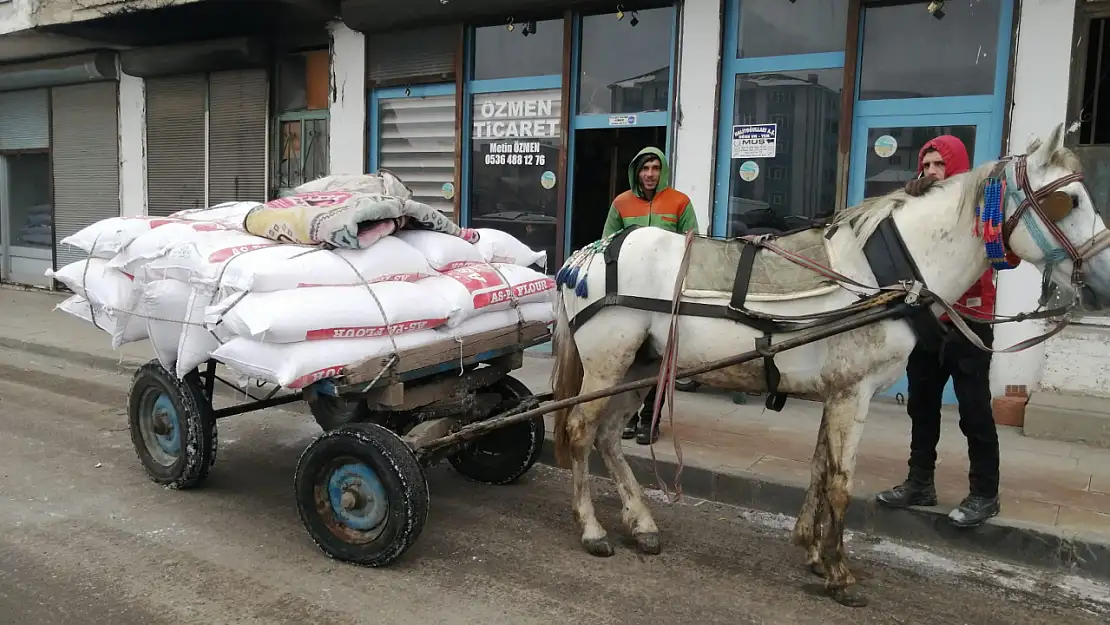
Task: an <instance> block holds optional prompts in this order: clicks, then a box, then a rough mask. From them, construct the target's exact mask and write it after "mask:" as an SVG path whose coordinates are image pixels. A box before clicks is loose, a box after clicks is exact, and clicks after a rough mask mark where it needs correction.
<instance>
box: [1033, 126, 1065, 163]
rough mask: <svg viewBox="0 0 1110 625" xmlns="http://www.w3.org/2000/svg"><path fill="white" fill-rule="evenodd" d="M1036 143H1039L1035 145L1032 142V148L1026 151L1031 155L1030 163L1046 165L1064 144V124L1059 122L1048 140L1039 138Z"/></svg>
mask: <svg viewBox="0 0 1110 625" xmlns="http://www.w3.org/2000/svg"><path fill="white" fill-rule="evenodd" d="M1035 143H1036V144H1037V145H1036V146H1035V147H1034V146H1033V144H1030V150H1029V151H1028V152H1026V153H1027V154H1028V155H1029V164H1030V165H1031V166H1033V167H1044V166H1045V165H1047V164H1048V162H1049V159H1050V158H1051V157H1052V155H1053V154H1055V153H1056V151H1057V150H1059V149H1060V148H1062V147H1063V146H1064V124H1057V125H1056V127H1055V128H1053V129H1052V132H1051V133H1049V135H1048V140H1047V141H1044V142H1041V141H1039V140H1038V141H1035Z"/></svg>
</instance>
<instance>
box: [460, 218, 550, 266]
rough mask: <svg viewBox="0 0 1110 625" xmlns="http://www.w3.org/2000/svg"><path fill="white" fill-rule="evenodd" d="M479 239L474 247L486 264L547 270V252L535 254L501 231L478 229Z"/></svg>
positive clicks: (535, 252)
mask: <svg viewBox="0 0 1110 625" xmlns="http://www.w3.org/2000/svg"><path fill="white" fill-rule="evenodd" d="M478 234H479V239H478V242H477V243H475V244H474V245H475V246H476V247H477V248H478V251H479V252H481V253H482V257H483V258H485V259H486V262H490V263H510V264H513V265H520V266H522V267H531V266H532V265H539V267H540V268H541V269H546V268H547V252H546V251H540V252H537V251H535V250H533V249H532V248H530V247H528V246H527V245H525V244H523V243H521V242H520V240H519V239H517V238H516V237H514V236H513V235H511V234H509V233H508V232H502V231H501V230H494V229H493V228H478Z"/></svg>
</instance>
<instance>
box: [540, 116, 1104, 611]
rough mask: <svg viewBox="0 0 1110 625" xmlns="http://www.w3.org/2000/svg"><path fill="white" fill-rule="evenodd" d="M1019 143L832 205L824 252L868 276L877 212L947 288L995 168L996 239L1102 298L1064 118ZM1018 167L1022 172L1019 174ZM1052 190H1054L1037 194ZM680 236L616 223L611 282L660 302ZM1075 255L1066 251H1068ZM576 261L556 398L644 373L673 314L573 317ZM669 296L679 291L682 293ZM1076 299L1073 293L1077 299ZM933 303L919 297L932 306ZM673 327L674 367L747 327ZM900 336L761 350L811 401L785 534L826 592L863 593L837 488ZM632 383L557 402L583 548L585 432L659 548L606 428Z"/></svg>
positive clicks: (766, 307) (597, 267)
mask: <svg viewBox="0 0 1110 625" xmlns="http://www.w3.org/2000/svg"><path fill="white" fill-rule="evenodd" d="M1027 154H1028V155H1027V156H1021V157H1015V158H1013V159H1007V160H1006V161H1001V162H998V163H997V165H998V169H995V165H996V163H988V164H986V165H983V166H982V167H979V168H977V169H975V170H973V171H971V172H968V173H966V174H962V175H958V176H953V177H952V178H950V179H948V180H946V181H944V182H941V183H938V184H936V185H934V187H933V188H932V189H931V190H929V191H928V192H927V193H926V194H925V195H923V196H921V197H918V198H914V197H910V196H908V195H907V194H906V193H904V192H902V191H895V192H893V193H890V194H887V195H885V196H882V197H879V198H875V199H871V200H868V201H865V202H864V203H863V204H862V205H860V206H857V207H853V208H850V209H848V210H846V211H844V212H843V214H841V215H840V216H838V218H837V219H836V222H835V223H836V225H837V227H836V228H835V232H833V233H832V235H831V236H828V235H827V237H828V240H829V243H828V246H829V257H830V258H831V259H834V260H833V264H834V266H832V267H831V269H833V270H835V271H836V272H839V273H840V274H841V275H843V276H846V277H847V278H850V279H851V280H855V281H857V282H859V283H863V284H865V285H874V284H875V281H876V279H875V276H874V274H873V272H872V270H871V268H870V266H869V264H868V262H867V260H866V257H865V255H864V253H863V251H862V247H863V242H865V241H867V239H868V237H869V236H870V235H871V234H872V233H873V232H875V230H876V228H877V227H878V226H879V224H880V222H882V221H883V220H884V219H885V218H887V217H891V218H892V219H893V222H894V224H895V225H896V226H897V229H898V231H899V232H900V234H901V236H902V238H903V240H904V241H905V246H906V249H907V251H908V252H909V254H910V256H912V258H913V260H914V261H915V262H916V265H917V267H918V268H919V270H920V276H921V277H922V278H923V281H924V283H925V285H926V286H927V288H928V289H929V290H930V291H931V292H932V293H933V294H935V295H936V296H937V297H939V298H940V299H943V300H944V301H946V302H954V301H956V300H957V299H958V298H959V297H960V296H961V295H962V294H963V293H964V292H966V291H967V290H968V288H970V287H971V286H972V284H973V283H974V282H975V281H976V280H977V279H978V278H979V277H980V276H981V275H982V274H983V272H984V271H986V270H987V268H988V267H989V266H990V265H989V263H988V259H987V257H986V253H985V250H984V241H983V239H982V238H981V233H980V229H978V228H977V227H976V223H977V220H978V219H979V218H978V217H977V210H976V208H977V205H978V204H979V202H980V199H981V196H982V192H983V188H984V184H985V182H986V181H987V180H988V178H989V177H991V176H992V174H993V175H995V176H997V175H998V172H999V171H1003V172H1004V173H1005V175H1006V179H1007V182H1008V184H1007V187H1006V195H1005V196H1004V199H1003V200H1002V207H1001V213H1002V214H1004V215H1005V216H1006V218H1007V220H1008V221H1009V222H1011V223H1009V224H1008V225H1012V226H1013V227H1012V228H1007V229H1006V235H1005V236H1004V237H1003V239H1002V240H1003V242H1004V245H1005V247H1006V249H1008V250H1010V251H1012V252H1013V253H1015V254H1016V255H1018V256H1019V257H1020V258H1022V259H1023V260H1024V261H1026V262H1030V263H1032V264H1034V265H1036V266H1037V267H1038V268H1039V269H1042V270H1043V269H1044V268H1045V266H1046V264H1048V265H1050V267H1051V270H1050V274H1051V276H1052V278H1053V281H1055V282H1056V283H1058V284H1060V285H1063V286H1068V287H1071V291H1070V292H1072V293H1075V292H1078V291H1080V290H1082V291H1083V292H1085V293H1086V294H1087V295H1093V296H1095V298H1097V299H1096V300H1095V302H1094V305H1093V307H1098V306H1099V304H1100V303H1106V302H1110V253H1107V252H1105V251H1104V250H1105V249H1106V247H1107V245H1108V244H1110V233H1108V232H1107V229H1106V226H1105V224H1104V223H1103V220H1102V219H1101V218H1100V217H1099V215H1098V214H1097V212H1096V211H1095V207H1094V206H1093V205H1092V201H1091V198H1090V195H1089V194H1088V192H1087V189H1086V188H1085V187H1084V185H1083V184H1082V182H1080V179H1081V178H1082V176H1081V175H1080V176H1077V175H1076V174H1077V173H1078V172H1079V171H1080V164H1079V161H1078V158H1077V157H1076V156H1075V154H1074V153H1072V152H1071V151H1069V150H1068V149H1066V148H1064V147H1063V126H1062V125H1061V126H1059V127H1057V128H1056V129H1055V130H1054V132H1053V133H1052V134H1051V137H1050V138H1049V140H1048V141H1046V142H1043V143H1042V142H1041V141H1040V140H1034V141H1032V142H1031V144H1030V145H1029V148H1028V152H1027ZM1003 165H1004V166H1005V169H1004V170H1003V169H1002V167H1003ZM1023 170H1024V172H1025V174H1026V176H1027V183H1026V184H1025V185H1020V184H1018V182H1019V181H1021V180H1022V171H1023ZM1019 187H1022V188H1019ZM1023 189H1024V191H1025V192H1028V193H1029V195H1033V196H1034V197H1035V198H1037V199H1038V200H1039V201H1038V202H1037V203H1036V205H1034V206H1030V205H1028V204H1027V203H1026V204H1023V201H1024V199H1025V197H1026V193H1025V192H1023ZM1051 191H1058V192H1059V193H1053V194H1052V195H1051V196H1050V195H1048V193H1049V192H1051ZM1065 194H1066V195H1065ZM1065 204H1066V206H1065ZM1046 232H1047V233H1048V234H1047V235H1046V234H1045V233H1046ZM1061 238H1063V239H1066V240H1060V239H1061ZM1084 243H1085V244H1084ZM684 250H685V239H684V237H683V236H681V235H676V234H672V233H669V232H666V231H664V230H661V229H658V228H641V229H638V230H635V231H633V232H631V233H630V234H629V235H628V237H627V239H625V241H624V244H623V247H622V248H621V251H620V255H619V257H618V262H617V269H618V274H617V275H618V280H617V282H618V286H617V292H618V293H619V294H621V295H632V296H640V297H645V298H654V299H657V300H666V301H668V302H669V301H670V300H672V298H673V296H674V291H675V283H676V279H677V277H678V274H679V267H680V264H681V262H682V259H683V255H684ZM1069 250H1070V251H1069ZM1072 252H1074V254H1073V253H1072ZM762 253H766V252H762ZM1074 258H1080V259H1081V262H1078V263H1075V262H1073V259H1074ZM1061 259H1062V260H1061ZM568 263H569V261H568ZM581 270H582V273H580V274H579V275H583V276H584V277H583V278H582V280H585V281H586V286H587V287H588V288H587V291H588V293H587V294H588V296H587V297H580V296H578V295H576V293H575V291H574V289H572V288H569V287H568V286H562V287H561V288H560V289H559V294H558V297H557V302H556V314H557V317H558V320H557V325H556V329H555V336H554V353H555V357H556V362H555V369H554V372H553V374H552V386H553V389H554V391H555V396H556V399H557V400H560V399H566V398H570V397H575V396H577V395H579V394H586V393H591V392H595V391H600V390H603V389H606V388H609V387H613V386H615V385H618V384H621V383H623V382H627V381H630V380H633V379H638V378H642V377H648V376H651V375H652V374H654V373H655V372H656V371H657V370H658V362H659V357H660V355H661V354H662V353H663V351H664V349H665V346H666V344H667V336H668V331H669V328H670V325H671V320H672V319H671V315H669V314H667V313H661V312H649V311H645V310H639V309H635V308H628V307H623V306H606V307H603V308H601V309H600V310H598V311H597V312H596V314H595V315H593V316H592V317H590V318H588V319H586V320H585V321H584V323H581V325H579V326H578V327H577V328H573V327H572V325H571V321H570V320H571V319H574V317H575V315H576V314H578V313H579V312H580V311H582V310H583V309H585V308H586V307H587V306H589V305H590V304H592V303H593V302H595V301H597V300H599V299H602V298H603V297H604V293H605V276H606V272H605V263H604V260H603V258H602V257H601V256H600V255H595V256H594V257H593V258H592V259H590V260H589V261H588V262H587V263H586V264H585V265H583V266H581ZM1073 270H1076V271H1073ZM1080 278H1082V279H1083V280H1082V281H1083V282H1085V288H1083V289H1078V286H1080V285H1079V284H1077V282H1079V281H1080ZM884 286H886V285H884ZM874 292H875V291H872V293H874ZM683 301H694V300H690V299H689V298H685V297H684V298H683ZM699 301H705V300H699ZM858 301H859V299H858V298H857V296H856V295H854V294H853V293H850V292H848V291H847V290H843V289H840V290H837V291H834V292H833V293H830V294H824V295H818V296H815V297H808V298H805V299H794V300H792V301H777V302H775V301H771V302H767V301H764V302H753V303H750V304H749V308H750V309H751V310H754V311H757V312H762V313H767V314H771V315H782V316H803V315H807V314H813V313H818V312H823V311H833V310H836V309H840V308H843V307H845V306H847V305H849V304H852V303H854V302H858ZM708 303H715V304H727V301H725V300H716V301H714V302H708ZM1087 303H1088V302H1087V301H1086V300H1085V301H1084V306H1087ZM937 312H939V309H938V307H937V306H934V307H933V313H934V314H936V313H937ZM678 328H679V331H680V334H681V341H680V342H679V344H678V351H677V354H676V356H675V357H676V359H677V366H678V368H679V369H680V370H681V369H688V368H692V367H696V366H698V365H702V364H705V363H709V362H713V361H715V360H718V359H723V358H727V357H729V356H732V355H734V354H738V353H741V352H745V351H749V350H751V349H753V347H754V342H755V341H756V339H757V338H759V337H761V336H762V333H761V332H760V331H757V330H754V329H752V328H751V327H748V326H746V325H743V324H741V323H737V322H735V321H731V320H727V319H719V318H708V317H704V316H702V317H694V316H682V317H680V318H679V320H678ZM795 335H796V333H794V334H789V333H788V334H777V335H775V336H774V341H775V342H778V341H781V340H783V339H785V338H789V337H790V336H795ZM914 342H915V335H914V333H913V331H912V330H911V327H910V324H909V323H908V322H907V321H905V320H902V319H898V320H887V321H881V322H879V323H876V324H872V325H869V326H865V327H863V328H860V329H857V330H853V331H849V332H846V333H843V334H839V335H835V336H833V337H831V338H828V339H825V340H821V341H818V342H814V343H810V344H808V345H805V346H802V347H797V348H795V349H791V350H787V351H784V352H782V353H781V354H779V355H778V356H777V357H776V358H775V363H776V364H777V366H778V369H779V371H780V373H781V381H780V382H779V390H780V391H781V392H784V393H789V394H806V395H815V396H819V397H821V398H822V399H823V401H824V411H823V413H822V418H821V426H820V430H819V432H818V435H817V445H816V449H815V451H814V455H813V461H812V467H811V482H810V486H809V490H808V492H807V493H806V498H805V503H804V505H803V506H802V510H801V511H800V513H799V515H798V520H797V523H796V525H795V527H794V533H793V540H794V542H795V544H797V545H799V546H802V547H804V548H805V549H806V563H807V565H809V566H810V568H811V570H814V572H819V573H822V572H823V574H824V576H825V579H826V581H825V585H826V588H827V590H828V592H829V594H830V595H831V596H832V597H833V598H834V599H836V600H837V601H840V602H841V603H843V604H845V605H851V606H861V605H866V599H865V598H863V597H861V596H859V595H858V594H857V593H853V592H850V590H849V589H850V587H851V586H852V585H854V584H855V583H856V580H855V578H854V577H853V575H852V573H851V572H850V571H849V568H848V565H847V561H846V556H845V552H844V547H843V529H844V515H845V511H846V509H847V507H848V504H849V501H850V498H851V492H852V480H853V474H854V471H855V466H856V453H857V451H858V446H859V442H860V437H861V435H862V432H863V425H864V422H865V421H866V419H867V411H868V406H869V404H870V401H871V398H872V396H873V395H875V393H876V392H878V391H880V390H883V389H884V388H887V387H889V386H890V385H891V384H893V383H894V382H895V381H896V380H897V379H898V378H899V377H900V376H901V375H902V374H903V373H904V372H905V370H906V361H907V359H908V357H909V354H910V351H911V350H912V349H913V346H914ZM764 375H765V374H764V369H763V363H762V362H761V361H760V360H756V361H752V362H748V363H745V364H742V365H738V366H733V367H730V368H727V369H723V370H718V371H714V372H711V373H706V374H703V375H698V376H695V379H696V380H698V381H701V382H704V383H705V384H708V385H711V386H714V387H718V388H725V389H730V390H735V391H751V392H766V391H767V390H768V389H767V388H766V386H767V384H766V383H765V381H764V380H765V377H764ZM645 393H646V391H636V392H630V393H626V394H624V395H619V396H616V397H612V398H609V399H600V400H595V401H592V402H588V403H584V404H580V405H578V406H576V407H574V408H573V409H570V410H563V411H561V412H558V413H556V421H555V446H556V456H557V457H558V458H559V460H560V462H561V463H562V464H563V466H566V464H567V461H568V460H569V461H570V465H571V468H572V471H573V481H574V497H573V508H574V513H575V516H576V518H577V520H578V522H579V524H580V525H581V527H582V538H581V540H582V545H583V546H584V547H585V549H586V551H588V552H589V553H591V554H593V555H596V556H608V555H611V554H612V553H613V547H612V545H611V544H610V542H609V539H608V537H607V535H606V532H605V529H603V528H602V526H601V525H600V523H598V520H597V517H596V516H595V514H594V507H593V501H592V497H591V494H590V487H589V481H588V469H587V461H588V457H589V454H590V451H591V448H596V449H597V451H598V452H599V453H600V454H601V457H602V459H603V460H604V462H605V465H606V467H607V469H608V471H609V473H610V474H611V475H612V477H613V479H614V480H615V482H616V484H617V488H618V491H619V493H620V497H621V500H622V502H623V504H624V507H623V514H622V517H623V522H624V525H625V526H626V528H627V530H628V531H629V532H630V533H631V534H632V536H633V537H634V538H635V540H636V543H637V545H638V547H639V549H640V550H642V551H643V552H645V553H651V554H655V553H658V552H659V550H660V547H659V534H658V532H659V530H658V528H657V526H656V524H655V520H654V519H653V518H652V514H651V512H650V510H649V509H648V506H647V503H646V502H645V499H644V493H643V490H642V489H641V487H640V485H639V483H637V481H636V478H635V477H634V476H633V473H632V470H631V468H630V467H629V465H628V463H627V461H626V460H625V458H624V455H623V453H622V451H621V442H620V433H621V429H622V427H623V426H624V423H625V421H626V420H627V418H628V415H629V414H630V413H631V412H632V411H634V410H636V409H637V407H638V406H639V405H640V403H641V402H642V401H643V398H644V395H645Z"/></svg>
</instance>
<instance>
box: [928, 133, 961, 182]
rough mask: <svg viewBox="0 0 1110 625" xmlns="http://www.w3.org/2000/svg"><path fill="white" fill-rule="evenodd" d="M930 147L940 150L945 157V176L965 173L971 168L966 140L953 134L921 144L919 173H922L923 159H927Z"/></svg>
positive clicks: (941, 155) (942, 156)
mask: <svg viewBox="0 0 1110 625" xmlns="http://www.w3.org/2000/svg"><path fill="white" fill-rule="evenodd" d="M930 149H933V150H936V151H937V152H940V157H941V158H943V159H944V172H945V176H946V177H947V176H955V175H956V174H963V173H966V172H968V171H969V170H970V169H971V159H969V158H968V157H967V147H966V146H964V142H963V141H960V140H959V139H957V138H956V137H953V136H952V135H941V136H939V137H937V138H935V139H932V140H930V141H928V142H927V143H926V144H925V145H923V146H921V151H920V152H918V153H917V175H919V176H920V175H921V161H923V160H925V153H926V152H928V151H929V150H930Z"/></svg>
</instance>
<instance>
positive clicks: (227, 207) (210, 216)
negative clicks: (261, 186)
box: [170, 202, 262, 230]
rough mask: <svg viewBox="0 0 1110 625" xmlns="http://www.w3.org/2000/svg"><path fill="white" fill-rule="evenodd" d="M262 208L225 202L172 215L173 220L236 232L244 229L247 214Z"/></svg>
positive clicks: (257, 204)
mask: <svg viewBox="0 0 1110 625" xmlns="http://www.w3.org/2000/svg"><path fill="white" fill-rule="evenodd" d="M259 206H262V204H261V203H260V202H223V203H222V204H216V205H215V206H211V207H209V208H188V209H185V210H183V211H177V212H176V213H174V214H172V215H170V218H171V219H183V220H185V221H208V222H213V223H218V224H220V225H222V226H225V227H227V228H233V229H235V230H242V229H243V222H244V221H246V219H247V213H249V212H251V211H252V210H254V209H256V208H258V207H259Z"/></svg>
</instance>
